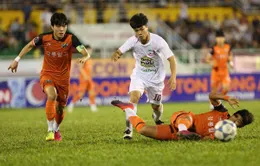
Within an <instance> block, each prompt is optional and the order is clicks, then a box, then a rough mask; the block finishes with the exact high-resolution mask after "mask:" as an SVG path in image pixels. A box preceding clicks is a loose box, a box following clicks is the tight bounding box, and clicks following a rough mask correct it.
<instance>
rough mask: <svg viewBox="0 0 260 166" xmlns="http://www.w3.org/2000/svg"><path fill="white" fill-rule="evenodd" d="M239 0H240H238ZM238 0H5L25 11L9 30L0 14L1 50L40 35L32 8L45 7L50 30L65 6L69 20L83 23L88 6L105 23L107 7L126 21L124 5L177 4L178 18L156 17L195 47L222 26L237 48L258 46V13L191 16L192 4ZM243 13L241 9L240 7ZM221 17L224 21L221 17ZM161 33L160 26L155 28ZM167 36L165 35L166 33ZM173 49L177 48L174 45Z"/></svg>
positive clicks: (208, 42)
mask: <svg viewBox="0 0 260 166" xmlns="http://www.w3.org/2000/svg"><path fill="white" fill-rule="evenodd" d="M238 1H239V0H238ZM238 1H233V0H214V1H213V0H207V1H205V0H196V1H195V0H183V1H180V0H26V1H24V0H2V3H1V4H0V9H2V10H21V11H22V12H23V14H24V20H23V23H21V21H19V19H18V18H17V19H14V20H12V21H11V22H10V24H9V25H8V28H7V30H5V29H4V28H3V26H2V25H3V24H2V20H1V17H0V53H1V54H12V55H13V54H17V53H18V52H19V51H20V49H21V47H22V46H24V45H25V44H26V43H27V42H29V41H30V40H32V39H33V38H34V37H35V36H37V34H38V33H42V32H38V31H37V27H38V26H39V25H37V23H36V22H34V21H33V20H31V19H30V16H31V13H32V11H33V10H35V9H37V10H39V9H40V10H43V12H42V13H41V15H40V18H39V19H40V20H41V21H42V25H41V26H42V28H41V29H42V31H43V32H47V31H49V30H50V18H51V15H52V14H53V13H54V12H55V11H57V10H62V11H63V12H64V13H65V14H66V15H67V17H68V18H69V20H70V23H72V24H73V23H79V24H84V23H86V22H84V11H85V10H87V9H89V8H92V9H93V8H94V9H96V15H97V16H96V23H106V22H105V21H104V10H106V8H111V7H112V8H113V7H114V8H117V9H119V14H118V18H117V19H116V22H122V23H127V22H128V20H129V18H128V16H127V9H126V8H125V5H131V6H132V7H135V6H136V7H140V6H141V5H146V6H147V7H155V8H167V7H169V6H174V5H178V7H179V8H180V12H179V15H178V17H177V19H176V20H172V19H170V18H171V17H170V15H169V16H168V17H166V18H161V16H160V15H157V19H160V20H161V21H163V22H165V24H166V25H167V26H168V27H169V28H171V29H172V30H174V31H175V32H177V33H178V34H179V35H180V36H181V37H182V38H183V39H185V40H186V41H187V42H188V43H190V44H191V45H192V46H193V47H194V48H208V47H211V46H212V45H213V44H214V42H215V31H216V30H218V29H223V30H224V32H225V37H226V41H227V42H228V43H230V44H231V45H232V47H234V48H259V47H260V45H259V43H260V23H259V21H260V20H259V17H260V16H257V15H255V16H254V17H253V19H251V20H250V21H249V20H248V16H247V14H246V13H245V14H242V15H241V14H240V15H238V14H237V13H238V11H237V9H236V8H234V10H233V11H234V12H233V14H232V15H228V14H225V15H224V18H223V19H220V18H219V17H218V15H215V16H214V17H213V18H209V15H208V14H207V13H206V14H200V13H199V12H198V13H197V14H196V16H195V19H191V18H190V15H189V12H188V9H189V7H190V6H191V5H195V6H196V5H202V6H205V5H209V6H212V5H213V4H214V5H218V6H232V7H233V6H234V5H236V4H237V2H238ZM235 2H236V3H235ZM241 2H243V3H245V2H247V4H248V6H249V7H250V6H254V7H255V6H258V5H259V4H260V1H259V0H250V1H245V0H242V1H241ZM240 13H241V11H240ZM242 13H243V12H242ZM220 20H221V21H220ZM156 32H157V33H158V34H159V35H160V30H156ZM163 37H165V36H163ZM173 49H174V48H173Z"/></svg>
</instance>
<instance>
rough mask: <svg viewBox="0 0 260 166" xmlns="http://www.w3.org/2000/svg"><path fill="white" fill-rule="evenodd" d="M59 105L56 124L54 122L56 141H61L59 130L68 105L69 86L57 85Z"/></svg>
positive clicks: (57, 106)
mask: <svg viewBox="0 0 260 166" xmlns="http://www.w3.org/2000/svg"><path fill="white" fill-rule="evenodd" d="M56 88H57V94H58V97H57V105H56V114H55V122H54V127H53V129H54V132H55V140H57V141H61V139H62V138H61V134H60V130H59V126H60V124H61V122H62V121H63V119H64V116H65V111H64V108H65V106H66V104H67V100H68V94H69V85H66V84H65V85H57V86H56Z"/></svg>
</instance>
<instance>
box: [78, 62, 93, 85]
mask: <svg viewBox="0 0 260 166" xmlns="http://www.w3.org/2000/svg"><path fill="white" fill-rule="evenodd" d="M83 70H84V73H85V74H86V75H87V77H88V80H92V75H91V72H92V60H91V59H89V60H87V61H86V63H85V64H84V65H83ZM79 79H80V80H84V76H83V74H82V73H81V72H80V76H79Z"/></svg>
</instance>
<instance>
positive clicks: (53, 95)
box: [47, 92, 58, 101]
mask: <svg viewBox="0 0 260 166" xmlns="http://www.w3.org/2000/svg"><path fill="white" fill-rule="evenodd" d="M57 96H58V95H57V94H56V93H54V92H53V93H48V94H47V98H48V100H53V101H55V100H56V99H57Z"/></svg>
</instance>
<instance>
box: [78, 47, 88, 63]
mask: <svg viewBox="0 0 260 166" xmlns="http://www.w3.org/2000/svg"><path fill="white" fill-rule="evenodd" d="M78 47H81V49H78V48H77V50H78V51H79V52H80V53H81V54H82V55H83V57H82V58H78V62H79V63H81V64H84V63H85V62H86V61H87V60H88V59H89V58H90V54H89V53H88V51H87V49H86V48H85V47H84V46H78Z"/></svg>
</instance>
